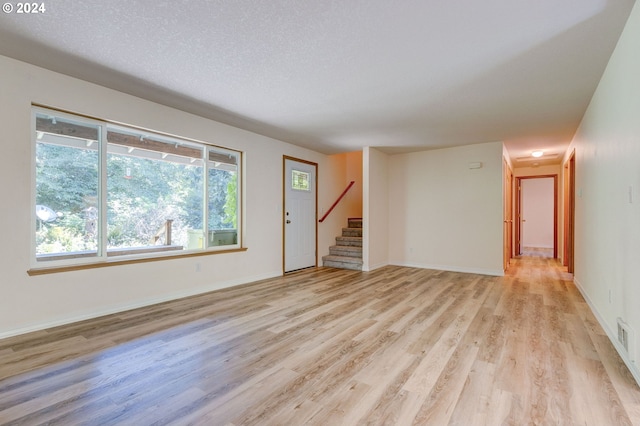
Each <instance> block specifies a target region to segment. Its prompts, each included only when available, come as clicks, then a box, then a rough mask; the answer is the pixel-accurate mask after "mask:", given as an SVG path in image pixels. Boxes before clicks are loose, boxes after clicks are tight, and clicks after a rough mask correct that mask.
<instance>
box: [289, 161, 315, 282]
mask: <svg viewBox="0 0 640 426" xmlns="http://www.w3.org/2000/svg"><path fill="white" fill-rule="evenodd" d="M283 159H284V161H283V200H284V206H283V211H282V222H283V234H284V235H283V239H282V241H283V271H284V273H287V272H292V271H297V270H298V269H304V268H310V267H315V266H316V265H317V260H318V259H317V250H316V240H317V229H318V228H317V204H318V198H317V197H318V193H317V179H316V176H317V171H318V164H317V163H312V162H309V161H304V160H300V159H297V158H292V157H287V156H284V157H283Z"/></svg>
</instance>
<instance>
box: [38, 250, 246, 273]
mask: <svg viewBox="0 0 640 426" xmlns="http://www.w3.org/2000/svg"><path fill="white" fill-rule="evenodd" d="M244 251H247V248H246V247H240V248H233V249H229V250H216V251H201V252H195V253H185V254H177V255H176V254H174V255H167V256H157V257H143V258H139V259H107V260H105V261H101V262H95V263H83V264H77V265H64V266H52V267H44V268H31V269H29V270H28V271H27V274H28V275H29V276H37V275H46V274H57V273H59V272H72V271H81V270H84V269H96V268H106V267H109V266H119V265H133V264H136V263H147V262H159V261H163V260H165V261H166V260H174V259H184V258H189V257H199V256H210V255H216V254H225V253H239V252H244Z"/></svg>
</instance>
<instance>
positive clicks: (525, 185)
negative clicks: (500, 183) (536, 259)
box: [521, 178, 554, 248]
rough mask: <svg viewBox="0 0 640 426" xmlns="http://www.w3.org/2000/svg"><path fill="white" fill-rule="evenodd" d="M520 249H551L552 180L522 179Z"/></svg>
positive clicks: (552, 233)
mask: <svg viewBox="0 0 640 426" xmlns="http://www.w3.org/2000/svg"><path fill="white" fill-rule="evenodd" d="M521 186H522V222H523V223H522V237H521V240H522V247H533V248H553V245H554V207H553V206H554V180H553V178H536V179H523V180H522V183H521Z"/></svg>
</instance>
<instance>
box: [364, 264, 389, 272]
mask: <svg viewBox="0 0 640 426" xmlns="http://www.w3.org/2000/svg"><path fill="white" fill-rule="evenodd" d="M388 265H389V264H388V263H386V262H382V263H376V264H375V265H372V266H369V267H365V265H362V271H363V272H371V271H375V270H376V269H380V268H384V267H385V266H388Z"/></svg>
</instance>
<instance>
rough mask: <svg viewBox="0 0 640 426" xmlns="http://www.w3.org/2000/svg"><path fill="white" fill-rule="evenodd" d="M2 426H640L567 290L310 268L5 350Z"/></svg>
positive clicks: (599, 336) (609, 358) (29, 338)
mask: <svg viewBox="0 0 640 426" xmlns="http://www.w3.org/2000/svg"><path fill="white" fill-rule="evenodd" d="M0 360H1V361H0V423H2V424H24V425H36V424H60V425H76V424H87V425H105V424H127V425H147V424H179V425H182V424H206V425H302V424H311V425H324V426H333V425H359V424H363V425H364V424H370V425H383V424H384V425H411V424H420V425H447V424H450V425H502V424H508V425H527V424H534V425H598V426H601V425H632V424H636V425H640V389H639V388H638V386H637V385H636V384H635V382H634V381H633V378H632V376H631V375H630V373H629V372H628V370H627V369H626V367H625V366H624V364H623V363H622V361H621V360H620V358H619V357H618V355H617V353H616V352H615V350H614V348H613V346H612V345H611V343H610V342H609V341H608V339H607V337H606V336H605V334H604V332H603V330H602V329H601V328H600V326H599V325H598V323H597V322H596V320H595V318H594V316H593V314H592V313H591V312H590V310H589V308H588V307H587V305H586V303H585V302H584V300H583V298H582V297H581V295H580V293H579V292H578V290H577V289H576V288H575V287H574V285H573V284H572V281H571V276H570V275H568V274H566V273H565V272H563V269H562V268H561V267H560V266H559V265H558V264H557V262H556V261H554V260H552V259H548V258H545V257H544V256H537V255H535V253H531V256H525V257H522V258H519V259H515V260H514V261H513V266H512V267H511V268H510V270H509V273H508V275H507V276H506V277H500V278H498V277H488V276H482V275H474V274H461V273H452V272H441V271H433V270H421V269H412V268H404V267H385V268H382V269H379V270H376V271H374V272H371V273H362V272H355V271H344V270H336V269H318V270H310V271H305V272H300V273H296V274H293V275H289V276H286V277H283V278H277V279H272V280H267V281H262V282H258V283H254V284H250V285H246V286H241V287H236V288H231V289H227V290H222V291H218V292H213V293H209V294H205V295H201V296H196V297H191V298H187V299H182V300H178V301H173V302H169V303H164V304H160V305H156V306H152V307H147V308H143V309H137V310H134V311H129V312H125V313H121V314H117V315H111V316H108V317H102V318H98V319H94V320H90V321H84V322H81V323H76V324H71V325H67V326H62V327H57V328H54V329H49V330H45V331H41V332H36V333H32V334H28V335H23V336H18V337H14V338H10V339H5V340H0Z"/></svg>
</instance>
